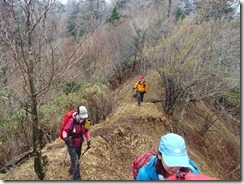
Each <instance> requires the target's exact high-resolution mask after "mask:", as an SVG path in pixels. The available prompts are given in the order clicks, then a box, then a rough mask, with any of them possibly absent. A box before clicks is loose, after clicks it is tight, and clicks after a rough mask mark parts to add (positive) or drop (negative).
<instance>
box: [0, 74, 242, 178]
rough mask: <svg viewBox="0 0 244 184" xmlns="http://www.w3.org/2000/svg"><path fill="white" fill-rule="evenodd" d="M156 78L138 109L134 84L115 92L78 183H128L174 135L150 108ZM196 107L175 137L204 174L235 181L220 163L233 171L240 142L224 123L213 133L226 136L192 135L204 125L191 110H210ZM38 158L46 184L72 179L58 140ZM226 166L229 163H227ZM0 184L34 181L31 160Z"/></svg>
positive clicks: (151, 77)
mask: <svg viewBox="0 0 244 184" xmlns="http://www.w3.org/2000/svg"><path fill="white" fill-rule="evenodd" d="M158 77H159V76H158V75H157V74H156V73H155V72H150V73H149V74H147V75H146V80H147V81H148V84H149V89H150V90H149V91H148V93H147V94H146V95H145V102H144V103H143V104H142V105H141V106H140V107H138V106H137V103H136V100H135V99H134V98H133V97H132V95H133V91H132V87H133V85H134V83H135V82H136V80H137V79H136V78H135V79H131V80H130V81H127V82H126V83H125V84H124V85H122V86H121V87H120V88H119V89H118V90H117V91H115V94H114V95H115V97H116V101H117V102H118V104H119V106H118V107H117V109H116V110H115V111H114V113H113V114H111V115H110V116H108V117H107V118H106V120H105V121H104V122H102V123H99V124H95V125H92V126H91V128H90V130H91V138H92V149H90V150H88V151H87V152H86V153H85V154H84V155H83V156H82V157H81V160H80V163H81V177H82V179H83V180H132V169H131V165H132V162H133V159H134V158H135V157H136V156H137V155H139V154H141V153H143V152H145V151H148V150H151V151H156V149H157V146H158V141H159V139H160V137H161V136H162V135H163V134H165V133H167V132H172V131H173V130H174V128H173V124H175V123H174V122H173V120H172V119H169V118H168V117H167V116H166V115H165V114H164V113H163V111H162V105H160V104H159V103H152V101H153V100H154V99H157V98H159V97H160V95H161V94H162V92H163V90H160V85H159V84H158V83H154V81H159V80H158ZM196 106H198V107H196ZM196 106H194V107H189V109H188V110H187V111H188V112H189V113H188V114H187V116H186V119H185V122H183V123H185V126H184V128H183V129H182V132H180V133H181V134H182V135H183V136H184V137H185V138H186V142H187V146H188V147H187V148H188V153H189V156H190V157H191V158H192V159H193V160H194V161H195V162H196V163H197V164H198V165H199V168H200V170H201V172H202V173H203V174H207V175H209V176H212V177H215V178H218V179H220V180H239V179H240V178H235V177H234V176H233V175H231V174H225V175H224V174H223V173H224V172H225V171H226V168H225V165H223V164H225V163H224V162H223V157H225V159H226V163H227V162H228V163H229V165H226V167H230V166H232V165H233V169H234V166H235V165H236V163H238V159H240V153H239V151H240V140H239V137H238V136H235V135H232V134H230V133H229V131H228V129H227V128H225V126H224V124H223V122H217V125H218V131H219V132H220V131H221V132H222V134H224V135H225V136H224V137H221V136H219V135H218V134H215V133H210V134H207V135H205V137H204V138H202V137H201V136H200V135H198V133H197V132H198V131H197V130H198V129H199V128H201V126H202V124H203V120H202V119H201V118H200V117H198V116H196V115H194V113H193V110H194V108H201V109H204V110H205V111H210V110H209V109H208V108H207V106H206V105H205V104H204V103H203V102H202V103H199V104H197V105H196ZM57 125H59V122H57ZM215 143H216V144H215ZM85 148H86V144H84V146H83V151H84V150H85ZM233 150H235V152H234V153H233ZM43 154H44V155H47V157H48V161H49V162H48V166H47V172H46V177H45V179H46V180H70V179H71V176H70V175H69V174H68V169H69V165H70V159H69V155H68V152H67V150H66V147H65V144H64V142H63V141H62V140H61V139H57V140H55V141H54V142H53V143H51V144H48V145H47V146H46V147H45V148H44V149H43ZM227 156H228V158H227ZM234 157H235V158H234ZM231 161H232V162H233V163H230V162H231ZM230 169H232V168H230ZM233 169H232V170H233ZM0 179H2V180H36V179H37V177H36V175H35V173H34V170H33V158H29V159H28V160H25V161H23V162H22V163H20V164H18V165H16V166H15V167H13V168H12V169H11V170H10V171H9V172H8V173H6V174H1V175H0Z"/></svg>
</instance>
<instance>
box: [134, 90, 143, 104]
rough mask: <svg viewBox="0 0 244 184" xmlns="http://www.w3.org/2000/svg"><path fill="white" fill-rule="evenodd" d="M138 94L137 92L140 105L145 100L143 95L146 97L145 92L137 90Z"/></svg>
mask: <svg viewBox="0 0 244 184" xmlns="http://www.w3.org/2000/svg"><path fill="white" fill-rule="evenodd" d="M136 94H137V102H138V105H140V104H141V102H143V97H144V94H145V92H139V91H136Z"/></svg>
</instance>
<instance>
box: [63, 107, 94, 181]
mask: <svg viewBox="0 0 244 184" xmlns="http://www.w3.org/2000/svg"><path fill="white" fill-rule="evenodd" d="M87 118H88V112H87V109H86V107H85V106H79V107H77V112H75V113H73V115H72V118H70V119H69V121H68V122H67V124H66V125H65V127H64V130H63V138H64V141H65V144H66V146H67V149H68V152H69V155H70V159H71V164H70V170H69V173H70V174H72V175H73V180H81V177H80V165H79V160H80V156H81V150H82V144H83V142H84V138H83V135H84V136H85V138H86V141H87V149H86V150H88V149H90V148H91V139H90V131H89V127H90V120H88V119H87Z"/></svg>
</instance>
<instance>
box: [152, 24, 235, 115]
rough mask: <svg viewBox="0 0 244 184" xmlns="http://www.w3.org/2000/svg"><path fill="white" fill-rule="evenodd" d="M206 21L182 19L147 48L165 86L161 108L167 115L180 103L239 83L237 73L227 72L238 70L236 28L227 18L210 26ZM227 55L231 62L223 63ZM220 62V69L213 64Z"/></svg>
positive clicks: (215, 93) (198, 98)
mask: <svg viewBox="0 0 244 184" xmlns="http://www.w3.org/2000/svg"><path fill="white" fill-rule="evenodd" d="M207 25H208V24H202V25H195V24H194V23H192V20H191V19H188V20H187V21H183V22H182V24H181V25H179V26H178V27H175V29H173V30H172V32H171V34H170V36H169V37H167V38H166V39H165V40H162V42H161V43H160V44H158V45H157V46H156V47H154V48H152V50H149V53H154V56H155V57H154V64H155V67H156V69H157V71H158V72H159V74H160V76H161V79H162V82H163V83H164V86H165V106H164V108H165V110H166V112H167V113H168V114H169V115H172V113H173V110H174V109H175V107H177V106H179V105H180V104H184V103H189V102H192V101H199V100H202V99H205V98H209V97H217V96H221V95H223V94H226V93H228V91H230V90H231V89H233V88H234V87H236V86H238V81H239V76H240V73H239V74H238V75H230V73H229V72H230V71H231V68H233V67H234V68H236V67H237V68H236V69H237V71H239V69H238V63H239V59H240V58H239V54H238V52H239V49H238V48H237V47H236V46H237V45H238V44H239V39H238V30H237V29H234V30H230V27H229V26H230V25H231V24H229V25H228V26H227V24H226V22H219V24H212V29H209V27H208V26H207ZM236 31H237V32H236ZM227 35H228V36H227ZM223 36H224V38H225V39H224V40H223V39H221V38H223ZM227 40H228V41H227ZM228 43H231V44H228ZM227 45H228V46H227ZM230 52H231V54H232V55H231V58H229V57H230V55H229V54H227V53H230ZM155 53H157V54H156V55H155ZM150 55H151V56H153V54H150ZM227 58H229V59H231V61H232V62H231V63H229V64H227V63H225V64H223V63H224V62H225V61H228V59H227ZM219 62H221V63H222V64H221V68H220V69H219V68H218V67H216V66H218V63H219ZM226 67H227V68H228V69H225V68H226ZM217 71H220V72H219V73H218V72H217ZM236 74H237V73H236ZM227 86H228V87H227Z"/></svg>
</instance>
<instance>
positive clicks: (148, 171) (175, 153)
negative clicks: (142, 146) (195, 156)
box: [132, 133, 199, 180]
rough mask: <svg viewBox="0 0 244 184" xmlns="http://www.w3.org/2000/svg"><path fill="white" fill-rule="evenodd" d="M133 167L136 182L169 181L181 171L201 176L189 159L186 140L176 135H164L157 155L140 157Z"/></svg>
mask: <svg viewBox="0 0 244 184" xmlns="http://www.w3.org/2000/svg"><path fill="white" fill-rule="evenodd" d="M144 162H146V164H145V163H144ZM143 164H145V165H143ZM132 167H133V177H134V179H136V180H167V179H168V178H170V177H171V176H173V175H175V174H176V173H177V172H179V171H180V170H182V171H184V172H191V173H194V174H199V170H198V167H197V165H196V164H195V163H194V162H193V161H192V160H190V159H189V157H188V154H187V150H186V145H185V141H184V139H183V138H182V137H181V136H180V135H178V134H174V133H168V134H166V135H163V136H162V137H161V140H160V143H159V146H158V151H157V153H152V152H147V153H145V154H142V155H140V156H138V157H137V158H136V159H135V160H134V162H133V165H132Z"/></svg>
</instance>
